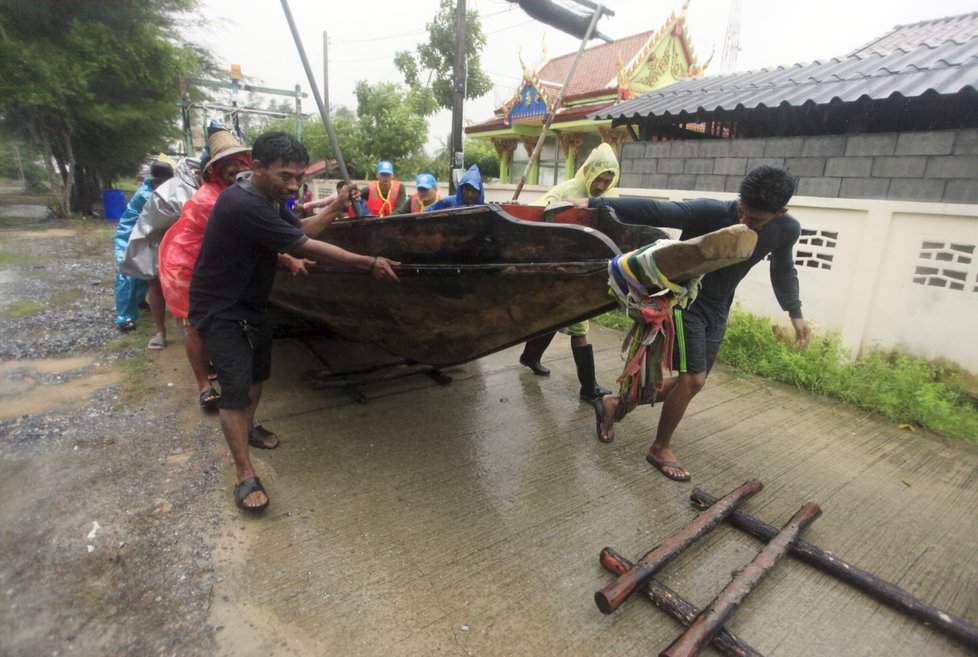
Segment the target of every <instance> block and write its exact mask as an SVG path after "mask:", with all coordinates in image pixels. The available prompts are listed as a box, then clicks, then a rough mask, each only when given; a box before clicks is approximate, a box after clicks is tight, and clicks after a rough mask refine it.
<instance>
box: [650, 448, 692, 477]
mask: <svg viewBox="0 0 978 657" xmlns="http://www.w3.org/2000/svg"><path fill="white" fill-rule="evenodd" d="M645 460H646V461H648V462H649V463H651V464H652V467H654V468H655V469H656V470H658V471H659V472H661V473H662V476H664V477H667V478H668V479H672V480H673V481H689V480H690V479H692V478H693V475H691V474H689V473H688V472H687V473H686V476H682V475H674V474H672V473H671V472H668V471H667V470H666V468H676V469H677V470H685V469H686V468H685V467H683V464H682V463H680V462H679V461H657V460H656V459H654V458H652V457H651V456H649V455H648V454H646V455H645Z"/></svg>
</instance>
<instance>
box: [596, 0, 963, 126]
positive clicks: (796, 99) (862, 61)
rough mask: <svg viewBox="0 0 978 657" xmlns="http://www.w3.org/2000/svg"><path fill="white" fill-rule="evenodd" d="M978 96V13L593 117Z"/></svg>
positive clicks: (704, 82) (684, 87)
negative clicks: (849, 51)
mask: <svg viewBox="0 0 978 657" xmlns="http://www.w3.org/2000/svg"><path fill="white" fill-rule="evenodd" d="M948 24H951V25H954V26H955V28H954V29H948V30H947V31H946V32H942V31H941V30H940V27H939V26H940V25H945V26H946V25H948ZM965 35H970V36H965ZM888 48H890V49H889V50H888ZM976 90H978V13H973V14H966V15H964V16H958V17H951V18H944V19H939V20H935V21H925V22H923V23H915V24H913V25H905V26H901V27H898V28H895V29H894V30H893V31H892V32H890V33H889V34H887V35H884V36H883V37H881V38H880V39H877V40H876V41H874V42H872V43H870V44H869V45H867V46H866V47H864V48H861V49H859V50H857V51H855V52H854V53H853V54H852V55H850V56H847V57H843V58H835V59H830V60H828V61H826V62H813V63H811V64H795V65H793V66H779V67H777V68H774V69H762V70H760V71H748V72H745V73H734V74H732V75H725V76H718V77H710V78H700V79H698V80H684V81H682V82H676V83H674V84H671V85H669V86H667V87H663V88H662V89H657V90H656V91H652V92H650V93H648V94H645V95H644V96H640V97H639V98H635V99H633V100H630V101H627V102H624V103H621V104H619V105H616V106H614V107H612V108H609V109H606V110H600V111H598V112H594V113H592V114H590V115H589V118H592V119H608V118H611V119H616V118H636V119H637V118H642V117H647V116H660V117H661V116H666V115H673V116H675V115H679V114H690V115H691V114H696V113H700V112H702V113H707V112H721V111H730V110H734V109H738V108H742V109H752V108H757V107H768V108H773V107H779V106H787V107H800V106H802V105H805V104H813V105H826V104H828V103H831V102H844V103H847V102H853V101H856V100H859V99H861V98H868V99H872V100H878V99H885V98H889V97H891V96H897V95H899V96H903V97H905V98H914V97H918V96H922V95H924V94H941V95H943V94H948V95H950V94H957V93H960V92H962V91H969V92H971V93H974V92H975V91H976Z"/></svg>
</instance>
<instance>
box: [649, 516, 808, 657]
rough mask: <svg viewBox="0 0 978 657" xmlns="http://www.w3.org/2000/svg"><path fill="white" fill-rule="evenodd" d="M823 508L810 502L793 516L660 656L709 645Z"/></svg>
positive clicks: (684, 656) (683, 656) (689, 654)
mask: <svg viewBox="0 0 978 657" xmlns="http://www.w3.org/2000/svg"><path fill="white" fill-rule="evenodd" d="M821 514H822V509H820V508H819V506H818V505H817V504H815V503H814V502H807V503H806V504H804V505H803V506H802V507H801V508H800V509H799V510H798V512H797V513H796V514H795V515H794V516H792V517H791V520H789V521H788V524H786V525H785V526H784V527H783V528H782V529H781V531H780V532H778V535H777V536H775V537H774V538H773V539H772V540H771V542H770V543H768V544H767V545H766V546H765V547H764V549H763V550H761V551H760V553H759V554H758V555H757V556H756V557H754V560H753V561H751V562H750V563H749V564H747V567H746V568H744V569H743V570H742V571H740V572H739V573H738V574H737V575H736V576H735V577H734V578H733V579H732V580H730V583H729V584H727V585H726V586H725V587H724V588H723V590H722V591H720V594H719V595H718V596H717V597H715V598H714V599H713V602H711V603H710V604H708V605H707V606H706V607H705V608H704V609H703V611H701V612H700V614H699V615H698V616H697V617H696V620H694V621H693V622H692V623H691V624H690V626H689V627H688V628H686V631H685V632H683V633H682V634H681V635H680V636H679V638H678V639H676V640H675V641H673V642H672V645H670V646H669V647H668V648H666V649H665V650H663V651H662V652H661V653H660V654H659V657H693V656H694V655H696V653H698V652H699V651H700V648H702V647H703V646H704V645H706V644H707V643H709V642H710V641H711V640H712V639H713V637H714V636H716V635H717V633H718V632H719V631H720V629H721V628H722V627H723V624H724V623H725V622H726V621H727V619H728V618H730V617H731V616H732V615H733V614H734V612H735V611H737V608H738V607H739V606H740V603H741V602H743V600H744V598H746V597H747V596H748V595H750V592H751V591H753V590H754V589H755V588H757V585H758V584H760V583H761V582H762V581H763V580H764V578H765V577H767V574H768V573H769V572H771V570H772V569H773V568H774V567H775V566H776V565H777V564H778V561H780V560H781V557H783V556H784V555H785V553H786V552H787V551H788V549H789V548H790V547H791V545H792V544H793V543H794V542H795V541H797V540H798V536H799V534H801V532H803V531H804V530H805V528H806V527H808V525H810V524H812V523H813V522H814V521H815V520H816V519H817V518H818V517H819V516H820V515H821Z"/></svg>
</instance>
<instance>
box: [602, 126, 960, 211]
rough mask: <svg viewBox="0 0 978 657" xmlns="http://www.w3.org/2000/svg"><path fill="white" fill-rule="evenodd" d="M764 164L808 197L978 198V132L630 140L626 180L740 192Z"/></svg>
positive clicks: (624, 155)
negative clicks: (792, 179)
mask: <svg viewBox="0 0 978 657" xmlns="http://www.w3.org/2000/svg"><path fill="white" fill-rule="evenodd" d="M762 164H771V165H776V166H783V167H786V168H788V169H790V170H791V171H792V172H793V173H794V174H795V175H796V176H798V177H799V186H798V193H799V194H802V195H805V196H819V197H826V198H851V199H889V200H901V201H928V202H929V201H937V202H945V203H978V130H975V129H969V130H944V131H935V132H908V133H879V134H859V135H829V136H816V137H778V138H768V139H732V140H696V141H689V140H687V141H667V142H627V143H625V144H622V147H621V167H622V175H621V182H620V186H622V187H641V188H646V189H691V190H697V191H712V192H736V191H737V186H738V185H739V183H740V180H741V178H743V176H744V174H745V173H747V172H748V171H750V170H751V169H753V168H754V167H757V166H759V165H762Z"/></svg>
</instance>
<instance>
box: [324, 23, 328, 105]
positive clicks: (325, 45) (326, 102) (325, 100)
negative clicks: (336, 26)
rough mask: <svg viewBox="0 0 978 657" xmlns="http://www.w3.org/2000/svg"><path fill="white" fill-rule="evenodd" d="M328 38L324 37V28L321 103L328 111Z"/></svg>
mask: <svg viewBox="0 0 978 657" xmlns="http://www.w3.org/2000/svg"><path fill="white" fill-rule="evenodd" d="M328 52H329V40H328V39H327V38H326V30H323V105H324V106H325V107H326V111H327V112H329V55H328V54H327V53H328Z"/></svg>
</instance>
